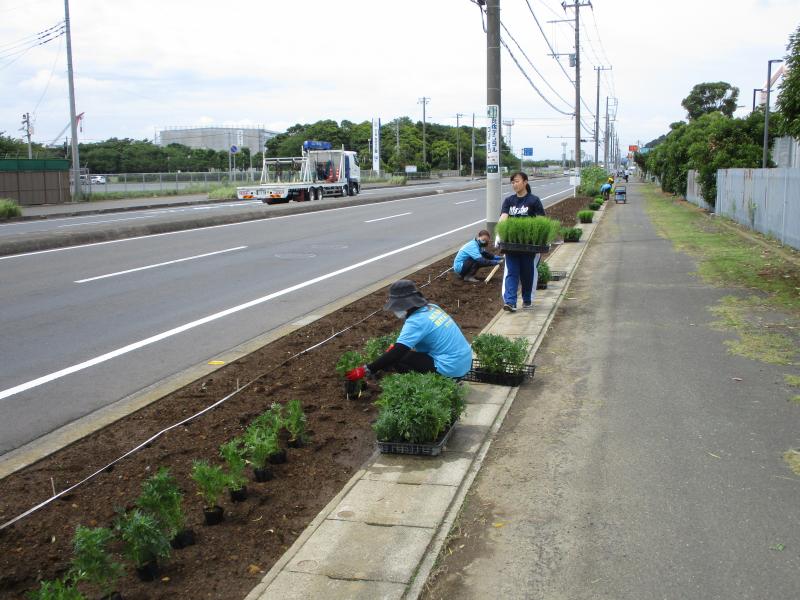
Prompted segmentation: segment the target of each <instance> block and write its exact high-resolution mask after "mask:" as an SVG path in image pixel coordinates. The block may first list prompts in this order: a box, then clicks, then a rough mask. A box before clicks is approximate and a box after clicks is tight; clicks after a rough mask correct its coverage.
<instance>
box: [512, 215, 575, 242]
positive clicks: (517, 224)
mask: <svg viewBox="0 0 800 600" xmlns="http://www.w3.org/2000/svg"><path fill="white" fill-rule="evenodd" d="M559 228H560V223H559V222H558V221H555V220H553V219H548V218H547V217H532V218H531V217H524V218H521V217H512V218H509V219H506V220H505V221H501V222H499V223H498V224H497V227H496V231H497V235H498V236H500V239H501V240H502V241H503V242H508V243H512V244H530V245H534V246H546V245H547V244H549V243H550V242H552V241H553V240H554V239H556V237H557V236H558V230H559Z"/></svg>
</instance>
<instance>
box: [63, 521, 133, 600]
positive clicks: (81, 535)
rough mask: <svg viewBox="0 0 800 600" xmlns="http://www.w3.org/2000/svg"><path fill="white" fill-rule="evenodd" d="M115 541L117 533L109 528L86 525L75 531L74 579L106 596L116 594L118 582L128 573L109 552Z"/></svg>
mask: <svg viewBox="0 0 800 600" xmlns="http://www.w3.org/2000/svg"><path fill="white" fill-rule="evenodd" d="M113 540H114V533H113V532H112V531H111V530H110V529H107V528H106V527H94V528H91V527H83V526H82V525H78V527H77V528H76V529H75V536H74V537H73V540H72V566H71V568H70V575H71V576H72V579H73V580H74V581H85V582H86V583H88V584H90V585H94V586H96V587H97V588H98V589H99V590H100V591H101V593H102V595H103V596H108V595H109V594H111V592H112V591H114V589H115V586H116V582H117V581H118V580H119V578H120V577H122V574H123V573H124V570H125V569H124V567H123V566H122V565H121V564H120V563H118V562H115V561H113V560H112V559H111V555H110V554H109V552H108V545H109V544H110V543H111V542H112V541H113Z"/></svg>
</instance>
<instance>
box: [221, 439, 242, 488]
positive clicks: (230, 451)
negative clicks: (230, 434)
mask: <svg viewBox="0 0 800 600" xmlns="http://www.w3.org/2000/svg"><path fill="white" fill-rule="evenodd" d="M219 455H220V456H221V457H222V458H223V460H224V461H225V464H226V465H227V467H228V473H227V479H228V481H227V485H226V487H227V488H228V489H229V490H231V491H234V492H236V491H239V490H241V489H242V488H243V487H244V486H245V484H246V483H247V476H246V475H245V474H244V470H245V468H246V467H247V461H246V460H245V451H244V444H243V442H242V440H241V439H239V438H234V439H232V440H230V441H229V442H226V443H224V444H222V445H221V446H220V447H219Z"/></svg>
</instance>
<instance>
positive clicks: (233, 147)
mask: <svg viewBox="0 0 800 600" xmlns="http://www.w3.org/2000/svg"><path fill="white" fill-rule="evenodd" d="M237 152H239V146H231V154H236V153H237Z"/></svg>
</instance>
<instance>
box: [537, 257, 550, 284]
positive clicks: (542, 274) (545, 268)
mask: <svg viewBox="0 0 800 600" xmlns="http://www.w3.org/2000/svg"><path fill="white" fill-rule="evenodd" d="M536 271H537V272H538V274H539V282H540V283H547V282H548V281H550V279H551V275H550V265H548V264H547V263H546V262H544V261H543V260H540V261H539V264H538V265H536Z"/></svg>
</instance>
